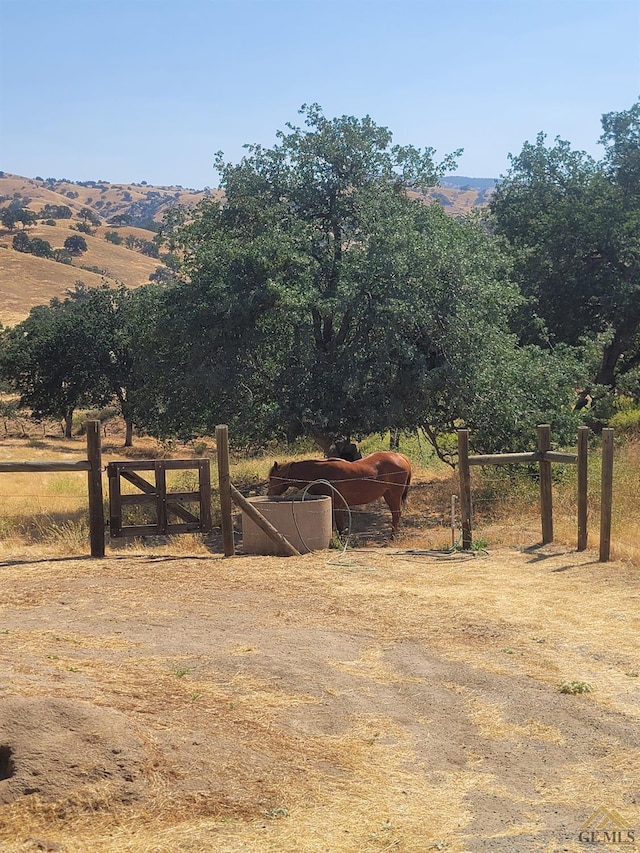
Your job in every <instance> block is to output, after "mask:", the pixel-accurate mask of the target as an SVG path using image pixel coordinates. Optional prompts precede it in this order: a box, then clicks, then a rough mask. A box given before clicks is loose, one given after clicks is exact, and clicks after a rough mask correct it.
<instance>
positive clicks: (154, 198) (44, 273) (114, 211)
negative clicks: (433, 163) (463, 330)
mask: <svg viewBox="0 0 640 853" xmlns="http://www.w3.org/2000/svg"><path fill="white" fill-rule="evenodd" d="M221 195H222V193H221V191H219V190H210V189H204V190H191V189H185V188H183V187H165V186H149V185H147V184H144V183H143V184H110V183H107V182H106V181H84V182H82V183H74V182H72V181H67V180H57V179H53V178H44V179H43V178H41V177H39V178H25V177H22V176H20V175H12V174H9V173H7V172H0V209H2V208H6V207H8V206H9V205H11V204H12V203H13V204H15V205H17V206H19V207H24V208H27V209H28V210H30V211H32V212H33V213H34V214H36V216H37V217H38V222H37V225H35V226H33V227H29V228H28V229H27V233H28V235H29V237H30V238H31V239H33V238H40V239H42V240H46V241H47V242H48V243H49V244H50V245H51V247H52V249H59V248H62V247H63V246H64V241H65V240H66V239H67V237H69V236H71V235H73V234H77V233H78V230H77V226H78V224H79V223H80V222H81V221H82V216H81V212H82V211H83V210H85V209H89V210H90V211H91V213H92V214H93V215H94V216H96V217H98V218H99V220H100V222H101V225H100V226H99V227H97V228H94V229H93V233H92V234H90V235H89V234H83V235H82V236H83V237H84V238H85V240H86V242H87V246H88V250H87V251H86V252H84V253H83V254H82V255H80V256H78V257H74V258H73V259H72V264H71V265H67V264H62V263H57V262H56V261H54V260H51V259H46V258H39V257H36V256H35V255H32V254H29V253H28V252H17V251H15V250H14V249H13V246H12V244H13V238H14V236H15V234H16V233H18V231H19V230H20V229H21V228H22V226H21V225H20V224H18V225H16V227H15V228H14V229H13V230H11V231H10V230H8V229H3V228H2V227H0V323H1V324H2V325H4V326H12V325H15V324H16V323H19V322H20V321H21V320H23V319H24V318H25V317H26V316H27V315H28V313H29V311H30V310H31V308H33V307H34V306H36V305H42V304H46V303H48V302H49V301H50V300H51V299H52V298H53V297H64V296H65V295H66V291H67V290H69V289H70V288H73V287H74V285H75V283H76V282H77V281H82V282H84V283H85V284H86V285H87V286H88V287H95V286H97V285H99V284H100V283H101V282H103V281H106V282H107V283H109V284H111V285H114V286H115V285H116V284H118V283H120V282H121V283H122V284H125V285H126V286H127V287H138V286H139V285H141V284H144V283H146V282H148V281H149V276H150V274H151V273H153V272H155V270H156V269H157V267H158V266H160V265H161V261H160V260H158V259H157V258H151V257H148V256H147V255H144V254H142V253H141V251H139V248H133V249H132V248H127V246H126V245H125V242H124V241H126V238H127V237H131V236H132V237H135V238H137V239H138V240H144V241H149V240H152V239H153V237H154V230H152V229H154V228H155V227H156V226H157V223H159V222H161V221H162V219H163V216H164V215H165V213H166V212H167V211H168V210H169V209H170V208H172V207H175V206H176V205H183V206H186V207H193V206H195V205H196V204H197V203H198V202H200V201H202V199H204V198H205V197H209V198H219V197H221ZM412 195H415V194H412ZM416 197H418V196H416ZM420 198H422V199H423V200H424V201H426V202H431V203H433V202H437V203H440V204H442V206H443V207H444V209H445V210H446V211H447V212H448V213H449V214H451V215H452V216H455V217H460V216H464V215H465V214H467V213H469V212H470V211H471V210H473V209H474V208H476V207H478V206H480V205H482V204H485V203H486V201H487V199H488V191H486V190H480V191H479V190H477V189H473V188H464V189H455V188H450V187H435V188H433V189H432V190H430V191H428V192H427V193H426V194H424V195H421V196H420ZM45 205H56V206H64V207H68V208H69V209H70V210H71V218H68V219H63V218H55V220H53V221H54V222H55V224H49V225H47V224H45V222H46V221H47V214H46V213H44V212H43V210H44V208H45ZM123 216H126V217H128V218H129V220H130V223H131V224H129V225H118V226H115V225H113V224H112V225H110V224H109V223H110V222H113V220H114V217H115V218H116V221H122V220H118V219H117V218H118V217H123ZM48 221H49V222H51V221H52V220H51V219H49V220H48ZM116 227H117V232H118V234H119V235H120V236H121V237H122V239H123V243H122V244H121V245H115V244H113V243H112V242H109V241H107V240H106V239H105V235H106V233H107V232H108V231H113V230H114V229H115V228H116Z"/></svg>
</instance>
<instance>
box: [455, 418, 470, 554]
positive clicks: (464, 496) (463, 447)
mask: <svg viewBox="0 0 640 853" xmlns="http://www.w3.org/2000/svg"><path fill="white" fill-rule="evenodd" d="M458 468H459V469H460V521H461V524H462V548H463V549H464V550H465V551H468V550H469V549H470V548H471V472H470V470H469V430H468V429H459V430H458Z"/></svg>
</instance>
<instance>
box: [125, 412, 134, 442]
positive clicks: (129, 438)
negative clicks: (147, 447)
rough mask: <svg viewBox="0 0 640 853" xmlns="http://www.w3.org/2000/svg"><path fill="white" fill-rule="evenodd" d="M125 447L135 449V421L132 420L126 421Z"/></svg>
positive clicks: (127, 419)
mask: <svg viewBox="0 0 640 853" xmlns="http://www.w3.org/2000/svg"><path fill="white" fill-rule="evenodd" d="M124 424H125V433H124V446H125V447H133V421H132V420H131V418H126V419H125V422H124Z"/></svg>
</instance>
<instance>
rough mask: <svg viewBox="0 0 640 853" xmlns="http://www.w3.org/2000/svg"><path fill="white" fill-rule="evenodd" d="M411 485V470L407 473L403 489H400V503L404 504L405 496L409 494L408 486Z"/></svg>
mask: <svg viewBox="0 0 640 853" xmlns="http://www.w3.org/2000/svg"><path fill="white" fill-rule="evenodd" d="M410 485H411V470H409V473H408V474H407V482H406V483H405V486H404V489H403V491H402V503H403V504H406V502H407V498H408V496H409V486H410Z"/></svg>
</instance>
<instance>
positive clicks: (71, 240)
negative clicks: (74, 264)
mask: <svg viewBox="0 0 640 853" xmlns="http://www.w3.org/2000/svg"><path fill="white" fill-rule="evenodd" d="M64 248H65V249H66V250H67V252H69V254H70V255H81V254H82V253H83V252H86V251H87V249H88V246H87V241H86V240H85V239H84V237H82V236H81V235H80V234H72V235H71V237H67V239H66V240H65V241H64Z"/></svg>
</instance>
